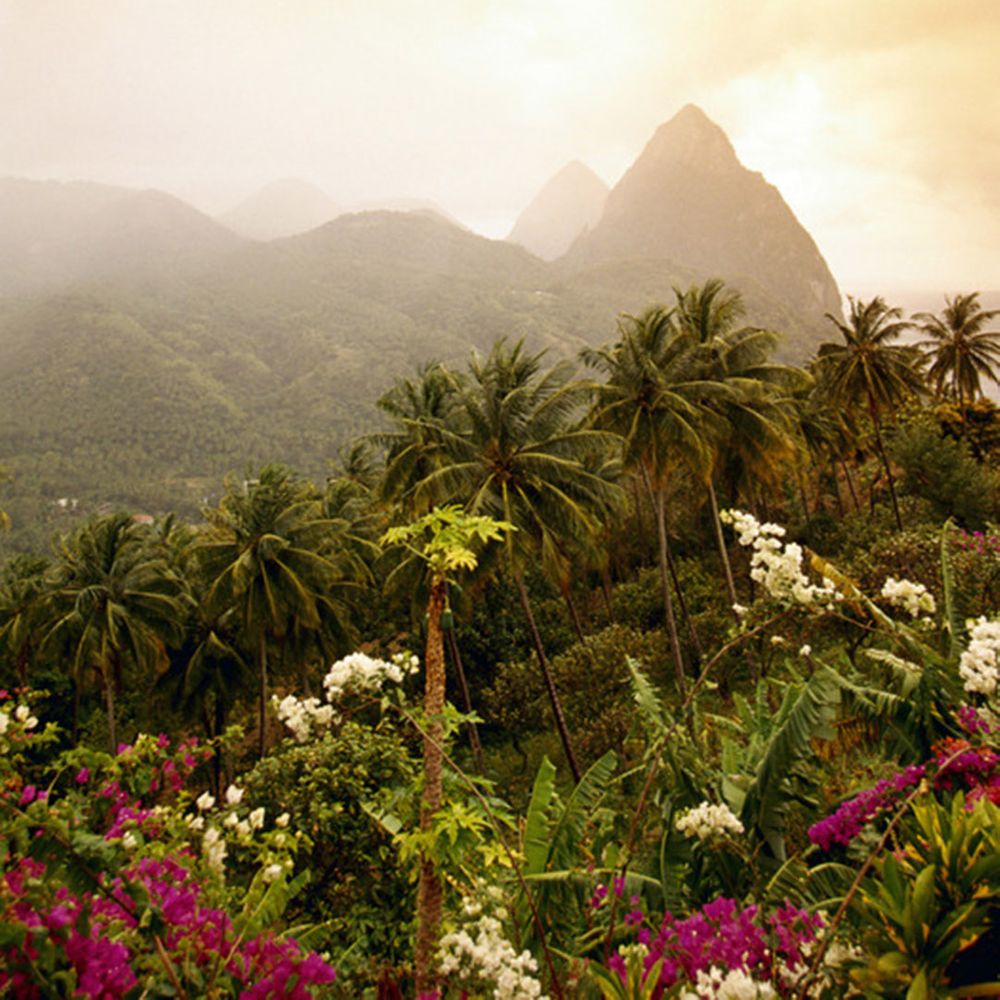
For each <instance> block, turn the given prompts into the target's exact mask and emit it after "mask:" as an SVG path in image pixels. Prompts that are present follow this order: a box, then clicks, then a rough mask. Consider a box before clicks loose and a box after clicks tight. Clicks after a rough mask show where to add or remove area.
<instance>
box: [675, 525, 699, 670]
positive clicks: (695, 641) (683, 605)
mask: <svg viewBox="0 0 1000 1000" xmlns="http://www.w3.org/2000/svg"><path fill="white" fill-rule="evenodd" d="M667 568H668V569H669V570H670V580H671V582H672V583H673V585H674V594H675V595H676V596H677V606H678V607H679V608H680V609H681V619H682V620H683V622H684V624H685V625H686V626H687V630H688V635H690V636H691V648H692V649H693V650H694V659H695V660H696V661H697V663H701V661H702V658H703V654H702V650H701V640H700V639H699V638H698V632H697V630H696V629H695V627H694V619H693V618H692V617H691V615H690V614H689V613H688V606H687V601H685V600H684V591H683V590H682V589H681V580H680V577H679V576H678V575H677V563H675V562H674V554H673V551H672V550H671V548H670V541H669V539H668V540H667ZM697 663H696V664H695V666H697Z"/></svg>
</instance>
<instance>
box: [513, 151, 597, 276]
mask: <svg viewBox="0 0 1000 1000" xmlns="http://www.w3.org/2000/svg"><path fill="white" fill-rule="evenodd" d="M608 190H609V189H608V186H607V184H605V183H604V181H602V180H601V179H600V177H598V176H597V174H595V173H594V172H593V171H592V170H591V169H590V168H589V167H586V166H584V165H583V164H582V163H580V162H579V161H576V160H574V161H573V162H572V163H568V164H567V165H566V166H565V167H563V168H562V170H560V171H559V172H558V173H557V174H555V176H553V177H551V178H550V179H549V180H548V181H547V182H546V183H545V185H544V186H543V187H542V189H541V191H539V192H538V194H537V195H536V196H535V197H534V199H533V200H532V201H531V203H530V204H529V205H528V207H527V208H526V209H525V210H524V211H523V212H522V213H521V214H520V216H518V219H517V222H516V223H515V224H514V228H513V229H512V230H511V231H510V235H509V236H508V237H507V239H508V241H509V242H511V243H519V244H520V245H521V246H523V247H525V248H527V249H528V250H530V251H531V252H532V253H533V254H535V256H536V257H541V258H542V259H543V260H555V259H556V258H557V257H561V256H562V255H563V254H564V253H565V252H566V251H567V250H568V249H569V248H570V246H571V245H572V244H573V241H574V240H575V239H576V238H577V237H578V236H580V235H581V233H583V232H584V230H586V229H588V228H589V227H591V226H593V225H594V224H595V223H596V222H597V221H598V219H600V217H601V213H602V212H603V211H604V203H605V201H606V200H607V197H608Z"/></svg>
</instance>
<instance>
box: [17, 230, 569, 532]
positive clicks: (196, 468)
mask: <svg viewBox="0 0 1000 1000" xmlns="http://www.w3.org/2000/svg"><path fill="white" fill-rule="evenodd" d="M547 280H548V275H547V270H546V266H545V265H544V264H543V263H542V262H541V261H539V260H538V259H537V258H535V257H533V256H531V255H530V254H529V253H527V251H525V250H523V249H521V248H519V247H514V246H510V245H508V244H505V243H502V242H496V241H491V240H487V239H483V238H482V237H479V236H475V235H473V234H471V233H468V232H466V231H464V230H460V229H457V228H456V227H454V226H451V225H449V224H448V223H446V222H444V221H443V220H440V219H437V218H431V217H426V216H421V215H415V214H411V213H393V212H381V213H364V214H358V215H348V216H342V217H341V218H340V219H338V220H336V221H334V222H332V223H329V224H327V225H326V226H322V227H320V228H319V229H317V230H314V231H312V232H310V233H307V234H305V235H303V236H298V237H292V238H289V239H286V240H277V241H274V242H271V243H255V244H250V245H248V246H246V247H244V248H241V249H239V250H238V251H237V252H235V253H234V254H231V255H229V256H228V257H226V258H225V260H224V261H216V262H215V264H214V265H213V266H212V267H209V268H205V269H203V270H201V271H199V272H197V273H191V272H184V273H179V272H175V273H172V274H169V275H164V276H163V277H162V278H161V279H160V280H158V281H157V282H155V283H153V282H150V281H149V280H148V279H147V278H142V279H138V280H136V279H126V278H119V279H117V280H115V281H114V282H110V281H108V282H101V283H96V282H95V283H91V284H90V285H89V286H88V287H87V288H86V289H85V290H84V289H81V290H77V291H67V292H63V293H59V294H54V295H48V296H44V297H40V298H36V299H21V300H15V299H8V300H6V301H4V300H2V299H0V371H2V372H3V373H4V380H3V386H4V387H3V392H0V459H2V462H3V464H4V465H5V466H6V467H8V468H9V469H10V470H11V471H12V472H13V473H14V476H15V480H14V482H13V483H12V484H6V485H5V486H4V487H3V488H2V491H0V494H2V500H3V504H2V506H3V507H4V509H6V510H7V511H8V512H9V513H10V514H11V517H12V519H13V521H14V527H15V534H14V536H13V539H12V540H13V541H14V542H16V543H17V544H19V545H28V544H36V545H41V544H43V543H44V538H45V536H46V535H47V533H48V532H49V531H50V530H52V528H53V527H58V526H59V525H60V524H64V523H65V519H66V515H65V513H64V512H63V509H62V507H61V506H60V505H59V504H58V503H57V501H58V500H59V499H60V498H75V499H76V500H78V501H79V503H78V506H77V512H78V513H81V514H82V513H87V512H89V511H92V510H94V509H98V508H99V507H100V505H102V504H110V505H124V506H125V507H127V508H129V509H141V510H147V511H150V512H154V513H155V512H159V511H164V510H167V509H177V510H179V511H181V512H183V513H186V514H189V515H193V514H194V513H195V512H196V511H197V508H198V506H199V504H201V502H202V501H203V499H204V498H206V497H208V498H211V497H213V496H215V495H217V494H218V491H219V489H220V488H221V483H222V476H223V474H224V473H225V472H226V471H228V470H239V471H241V472H242V470H243V469H244V468H245V467H246V466H247V465H249V464H254V463H259V462H263V461H284V462H288V463H289V464H292V465H294V466H296V467H297V468H299V469H301V470H303V471H305V472H307V473H309V474H311V475H314V476H317V477H320V478H321V477H322V476H323V475H324V474H326V473H327V471H328V469H329V463H330V462H331V461H332V460H333V459H334V458H335V456H336V454H337V450H338V448H339V447H340V446H341V445H342V444H343V443H344V442H345V441H346V440H348V439H349V438H350V437H353V436H355V435H358V434H362V433H365V432H370V431H371V430H372V429H373V428H374V427H375V426H377V413H376V410H375V406H374V404H375V400H376V399H377V398H378V396H379V395H380V394H381V393H382V392H384V391H385V390H386V389H387V388H388V387H389V386H390V385H391V384H392V380H393V378H394V377H396V376H397V375H401V374H409V373H411V372H412V371H413V370H414V368H415V366H416V365H417V364H419V363H420V362H422V361H425V360H427V359H428V358H430V357H438V358H442V359H445V360H449V361H452V362H455V363H459V364H461V363H464V362H465V361H466V360H467V358H468V356H469V354H470V352H471V351H472V350H475V349H478V350H480V351H487V350H488V349H489V347H490V345H491V344H492V342H493V341H494V340H495V339H496V338H497V337H501V336H510V337H514V338H516V337H522V336H523V337H525V338H526V339H527V340H528V341H529V343H531V344H532V345H533V346H534V347H549V348H552V350H553V352H554V354H555V355H563V356H565V355H574V354H575V353H576V352H577V351H578V350H579V348H580V347H582V346H583V344H584V341H583V340H582V339H581V338H580V337H579V336H578V335H577V334H576V333H575V331H574V330H573V329H572V323H570V322H567V320H566V318H565V317H564V316H563V315H562V314H561V309H562V303H561V300H559V299H558V298H556V297H553V296H551V295H546V294H545V293H543V292H542V291H541V289H542V288H544V286H545V284H546V282H547ZM29 527H30V529H31V530H28V529H29ZM9 543H10V540H8V542H7V543H4V542H2V541H0V544H9Z"/></svg>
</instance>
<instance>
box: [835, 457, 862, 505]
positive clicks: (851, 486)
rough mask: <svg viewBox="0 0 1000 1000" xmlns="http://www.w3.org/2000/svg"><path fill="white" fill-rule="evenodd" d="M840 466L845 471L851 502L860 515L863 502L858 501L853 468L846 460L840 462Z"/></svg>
mask: <svg viewBox="0 0 1000 1000" xmlns="http://www.w3.org/2000/svg"><path fill="white" fill-rule="evenodd" d="M840 464H841V467H842V468H843V470H844V478H845V479H846V480H847V489H848V491H849V492H850V494H851V501H852V503H853V504H854V509H855V511H856V512H857V513H858V514H860V513H861V501H860V500H859V499H858V491H857V490H856V489H855V488H854V477H853V476H852V475H851V467H850V466H849V465H848V464H847V462H846V461H845V460H844V459H841V460H840Z"/></svg>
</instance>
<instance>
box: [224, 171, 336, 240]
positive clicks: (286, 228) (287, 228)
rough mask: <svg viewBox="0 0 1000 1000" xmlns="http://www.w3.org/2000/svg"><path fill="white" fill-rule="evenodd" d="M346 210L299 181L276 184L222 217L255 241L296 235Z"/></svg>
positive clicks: (323, 193) (232, 228)
mask: <svg viewBox="0 0 1000 1000" xmlns="http://www.w3.org/2000/svg"><path fill="white" fill-rule="evenodd" d="M342 211H343V209H342V208H341V207H340V206H339V205H337V203H336V202H335V201H334V200H333V199H332V198H331V197H330V196H329V195H328V194H327V193H326V192H325V191H321V190H320V189H319V188H318V187H316V186H315V185H314V184H310V183H308V182H307V181H302V180H298V179H295V178H285V179H283V180H278V181H272V182H271V183H270V184H266V185H265V186H264V187H262V188H261V189H260V190H259V191H257V192H255V193H254V194H252V195H250V197H249V198H246V199H244V200H243V201H241V202H240V203H239V204H238V205H236V206H235V207H234V208H231V209H230V210H229V211H228V212H225V213H223V214H222V215H220V216H219V221H220V222H221V223H222V224H223V225H225V226H228V227H229V228H230V229H231V230H232V231H233V232H234V233H239V234H240V236H247V237H249V238H250V239H254V240H274V239H280V238H281V237H283V236H295V235H296V234H297V233H304V232H307V231H308V230H310V229H315V228H316V227H317V226H322V225H323V224H324V223H326V222H329V221H330V220H331V219H335V218H336V217H337V216H338V215H340V214H341V212H342Z"/></svg>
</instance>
